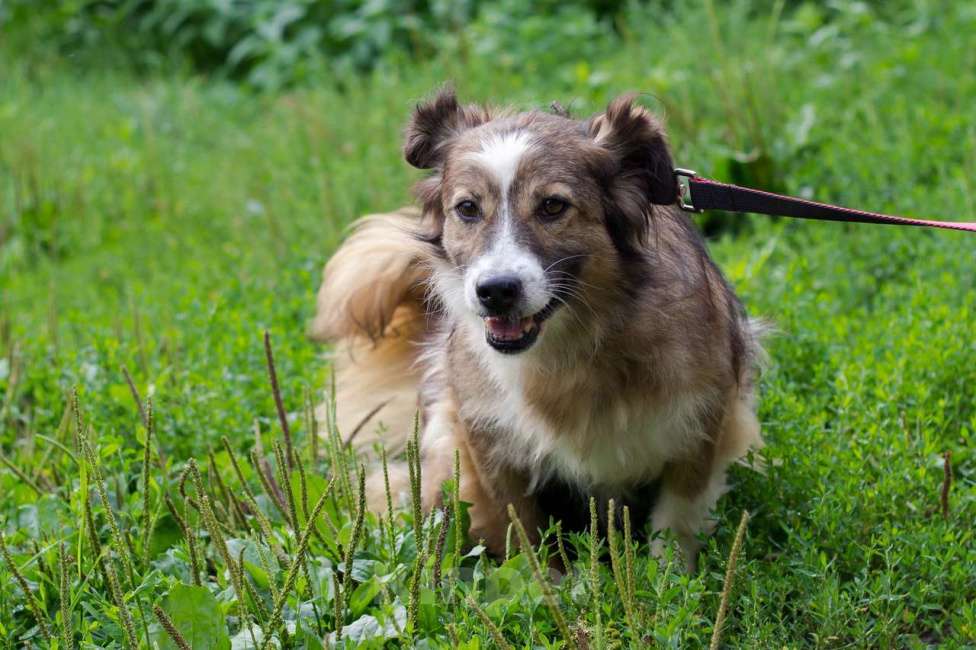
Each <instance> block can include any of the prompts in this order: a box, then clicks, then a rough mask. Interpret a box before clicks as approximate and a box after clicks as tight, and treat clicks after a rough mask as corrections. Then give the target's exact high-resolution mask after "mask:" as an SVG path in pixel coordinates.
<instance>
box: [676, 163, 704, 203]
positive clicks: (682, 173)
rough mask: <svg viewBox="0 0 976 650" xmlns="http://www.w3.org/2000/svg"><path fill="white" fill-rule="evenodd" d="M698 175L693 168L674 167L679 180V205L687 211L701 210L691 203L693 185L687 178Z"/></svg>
mask: <svg viewBox="0 0 976 650" xmlns="http://www.w3.org/2000/svg"><path fill="white" fill-rule="evenodd" d="M697 175H698V174H697V173H696V172H695V170H693V169H682V168H681V167H675V169H674V179H675V180H676V181H677V182H678V207H680V208H681V209H682V210H684V211H685V212H701V210H699V209H698V208H696V207H695V206H694V205H692V203H691V185H689V183H688V180H687V179H690V178H694V177H695V176H697Z"/></svg>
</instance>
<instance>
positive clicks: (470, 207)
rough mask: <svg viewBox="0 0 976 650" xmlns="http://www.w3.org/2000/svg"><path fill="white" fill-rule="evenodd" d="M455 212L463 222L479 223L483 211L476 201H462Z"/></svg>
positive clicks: (456, 206)
mask: <svg viewBox="0 0 976 650" xmlns="http://www.w3.org/2000/svg"><path fill="white" fill-rule="evenodd" d="M454 211H455V212H457V215H458V216H459V217H460V218H461V220H462V221H477V220H478V219H480V218H481V210H480V209H479V208H478V204H477V203H475V202H474V201H461V202H460V203H458V204H457V205H455V206H454Z"/></svg>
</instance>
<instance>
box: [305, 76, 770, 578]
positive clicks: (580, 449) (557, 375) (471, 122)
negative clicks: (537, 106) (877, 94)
mask: <svg viewBox="0 0 976 650" xmlns="http://www.w3.org/2000/svg"><path fill="white" fill-rule="evenodd" d="M404 156H405V158H406V161H407V162H408V163H409V164H410V165H412V166H414V167H417V168H419V169H422V170H429V175H427V177H426V178H424V179H423V180H421V181H420V182H419V183H418V184H417V186H416V188H415V193H416V196H417V199H418V202H419V209H418V208H405V209H402V210H400V211H398V212H394V213H390V214H383V215H374V216H369V217H365V218H363V219H361V220H360V221H358V222H357V223H356V224H355V225H354V226H353V229H352V233H351V235H350V236H349V237H348V239H347V240H346V241H345V243H344V244H343V245H342V246H341V247H340V248H339V250H338V252H336V254H335V255H334V256H333V257H332V259H331V260H330V261H329V262H328V263H327V265H326V266H325V270H324V273H323V281H322V285H321V288H320V290H319V293H318V298H317V313H316V315H315V318H314V320H313V322H312V326H311V334H312V336H313V337H314V338H317V339H319V340H323V341H328V342H331V343H332V344H334V363H335V381H336V400H335V403H336V409H337V413H336V421H337V426H338V428H339V430H340V432H343V435H346V436H349V435H352V436H355V438H356V439H355V444H356V445H357V446H358V447H359V448H368V447H370V445H372V444H373V443H375V442H377V441H381V442H382V443H383V444H385V445H386V446H387V449H388V450H390V451H392V452H394V453H395V452H396V451H397V450H399V449H402V447H403V445H404V443H405V441H406V440H407V437H408V436H409V435H410V432H411V431H412V430H413V426H414V424H413V423H414V418H415V414H416V413H418V412H419V417H420V423H421V426H422V433H421V436H420V441H421V458H422V461H421V462H422V477H423V480H422V501H423V507H424V508H425V509H426V510H428V511H429V510H430V509H431V508H435V507H437V506H438V504H439V503H440V501H441V499H442V496H441V486H442V483H443V482H444V481H445V480H448V479H450V477H451V476H452V471H453V466H454V459H455V454H456V453H457V454H458V455H459V458H460V465H461V481H460V488H459V494H460V498H461V499H462V500H463V501H466V502H468V503H470V504H471V506H470V510H469V514H470V518H471V527H470V536H471V538H472V539H474V540H478V539H480V540H482V543H483V544H485V545H486V547H487V549H488V550H489V551H490V552H491V553H493V554H496V555H501V554H502V553H503V551H504V548H505V538H506V531H507V528H508V525H509V518H508V515H507V511H506V508H507V505H508V504H513V505H514V506H515V509H516V511H517V513H518V515H519V517H520V518H521V520H522V521H523V523H524V524H525V527H526V528H527V529H528V530H529V531H537V530H539V528H540V527H542V528H543V529H544V528H545V525H546V524H547V523H548V522H549V518H550V517H555V518H557V519H559V520H561V521H563V522H564V524H565V527H566V528H575V529H584V528H585V527H587V525H588V524H589V508H588V502H589V499H590V497H591V496H593V497H595V498H596V499H597V500H598V502H599V503H600V504H601V506H600V507H601V509H602V511H603V512H604V513H605V511H606V510H605V509H606V504H607V502H608V500H609V499H611V498H612V499H615V500H616V503H617V504H620V505H627V506H628V507H629V508H630V512H631V514H632V516H633V517H634V518H635V520H636V518H640V522H645V521H647V520H648V519H649V520H650V524H651V527H652V529H653V530H654V531H664V530H666V529H669V530H671V531H673V533H674V535H675V536H676V537H677V539H678V542H679V544H680V546H681V549H682V551H683V553H684V556H685V558H686V561H687V563H688V565H689V568H693V567H694V566H695V562H696V557H697V554H698V551H699V548H700V545H701V541H700V536H701V534H702V533H708V532H709V531H710V529H711V528H712V527H713V525H714V522H713V521H711V519H710V511H711V510H712V509H713V507H714V506H715V504H716V501H717V500H718V498H719V497H720V496H721V495H722V494H723V493H724V492H725V491H726V490H727V486H726V471H727V469H728V467H729V466H730V464H732V463H733V462H736V461H738V460H740V459H743V458H744V457H746V456H747V454H748V452H749V451H750V450H752V449H758V448H759V447H761V445H762V439H761V436H760V426H759V422H758V420H757V418H756V415H755V409H756V395H755V393H756V388H755V386H756V380H757V375H758V366H759V361H760V359H761V357H762V349H761V341H760V336H761V332H762V327H761V324H760V322H759V321H755V320H750V319H749V318H748V317H747V316H746V313H745V310H744V308H743V306H742V304H741V303H740V301H739V300H738V298H737V297H736V295H735V293H734V291H733V289H732V288H731V287H730V286H729V284H728V282H727V281H726V280H725V278H724V277H723V275H722V273H721V271H720V270H719V269H718V267H717V266H716V265H715V264H714V262H713V261H712V260H711V258H710V257H709V254H708V252H707V250H706V247H705V244H704V241H703V239H702V237H701V236H700V234H699V233H698V231H697V229H696V227H695V226H694V224H693V223H692V222H691V220H690V219H689V218H688V216H687V215H686V214H685V213H684V212H683V211H682V210H680V209H679V208H678V207H677V206H676V201H677V197H678V191H679V188H678V185H677V182H676V179H675V176H674V173H673V163H672V159H671V154H670V152H669V147H668V143H667V138H666V135H665V132H664V129H663V127H662V125H661V123H660V122H659V121H658V119H656V118H655V117H654V116H653V115H652V114H651V113H650V112H649V111H647V110H646V109H645V108H643V107H641V106H640V105H638V104H637V103H635V101H634V97H633V96H631V95H627V96H622V97H619V98H617V99H615V100H613V101H612V102H610V104H609V105H608V106H607V108H606V110H605V111H604V112H602V113H600V114H597V115H595V116H592V117H590V118H588V119H574V118H573V117H571V116H570V115H569V114H568V113H567V112H566V111H565V110H563V109H561V108H559V107H558V106H554V108H553V109H552V110H548V111H542V110H532V111H528V112H517V111H512V110H504V109H497V108H492V107H488V106H482V105H462V104H461V103H459V101H458V99H457V97H456V94H455V93H454V91H453V90H451V89H443V90H441V91H440V92H438V93H437V94H436V95H435V96H434V97H433V98H432V99H430V100H428V101H425V102H422V103H420V104H418V105H417V106H416V109H415V110H414V112H413V115H412V117H411V118H410V120H409V123H408V126H407V128H406V137H405V145H404ZM393 473H394V479H393V483H394V490H395V491H396V490H398V489H402V487H403V481H404V479H403V474H404V473H403V472H402V470H401V471H398V472H393ZM397 477H399V478H397ZM370 483H371V486H370V488H369V489H370V492H371V493H372V496H371V497H370V502H371V503H372V504H374V505H375V507H376V508H377V509H380V510H381V509H383V508H384V507H385V505H384V504H385V498H383V495H384V494H385V491H384V490H383V486H382V477H380V478H379V479H378V480H376V479H371V480H370ZM378 484H379V485H378ZM617 512H618V513H619V512H620V511H619V510H618V511H617ZM535 539H536V540H538V537H536V538H535ZM660 543H661V542H660V539H658V540H656V542H655V544H656V545H659V544H660ZM657 548H658V550H659V549H660V546H658V547H657Z"/></svg>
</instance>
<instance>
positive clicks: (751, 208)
mask: <svg viewBox="0 0 976 650" xmlns="http://www.w3.org/2000/svg"><path fill="white" fill-rule="evenodd" d="M674 176H675V179H676V180H677V181H678V205H680V206H681V209H682V210H685V211H687V212H701V211H702V210H725V211H728V212H754V213H756V214H770V215H778V216H782V217H797V218H799V219H818V220H820V221H847V222H851V223H880V224H891V225H896V226H927V227H929V228H945V229H947V230H965V231H968V232H976V223H964V222H959V221H934V220H928V219H912V218H909V217H895V216H891V215H888V214H881V213H879V212H866V211H864V210H854V209H853V208H843V207H841V206H839V205H830V204H829V203H818V202H816V201H808V200H807V199H801V198H798V197H795V196H785V195H783V194H774V193H772V192H764V191H762V190H754V189H752V188H751V187H740V186H738V185H730V184H728V183H719V182H718V181H713V180H711V179H710V178H703V177H701V176H699V175H698V174H696V173H695V172H693V171H691V170H690V169H675V170H674Z"/></svg>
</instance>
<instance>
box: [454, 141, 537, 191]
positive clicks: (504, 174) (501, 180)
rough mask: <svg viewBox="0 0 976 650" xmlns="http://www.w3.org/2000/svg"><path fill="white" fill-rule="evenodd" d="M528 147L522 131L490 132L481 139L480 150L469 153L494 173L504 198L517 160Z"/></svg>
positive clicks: (528, 142)
mask: <svg viewBox="0 0 976 650" xmlns="http://www.w3.org/2000/svg"><path fill="white" fill-rule="evenodd" d="M530 147H531V143H530V140H529V135H528V134H527V133H525V132H524V131H511V132H509V133H492V134H490V135H488V136H487V137H485V139H484V140H483V141H482V143H481V151H476V152H474V153H472V154H469V155H470V156H471V158H472V159H474V160H476V161H478V162H479V163H481V164H482V165H483V166H484V167H485V168H486V169H488V170H489V171H491V172H492V173H493V174H494V175H495V177H496V179H497V180H498V185H499V186H500V188H501V191H502V198H503V200H504V198H506V197H507V196H508V188H509V186H510V185H511V184H512V181H513V180H515V172H516V171H518V166H519V161H520V160H521V159H522V156H524V155H525V153H526V152H527V151H528V150H529V148H530Z"/></svg>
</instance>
